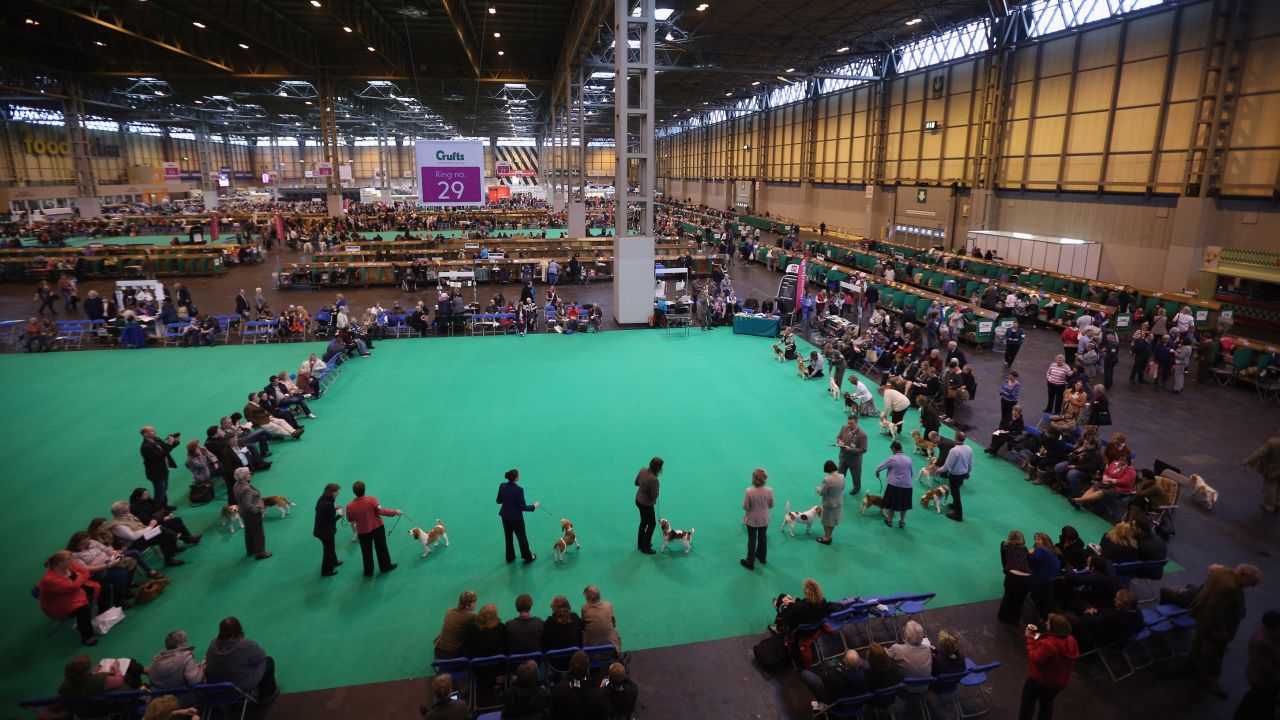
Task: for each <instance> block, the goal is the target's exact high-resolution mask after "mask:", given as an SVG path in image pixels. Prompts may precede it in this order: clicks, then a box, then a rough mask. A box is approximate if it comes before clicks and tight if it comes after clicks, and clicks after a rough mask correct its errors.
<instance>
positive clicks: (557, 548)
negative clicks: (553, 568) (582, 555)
mask: <svg viewBox="0 0 1280 720" xmlns="http://www.w3.org/2000/svg"><path fill="white" fill-rule="evenodd" d="M560 530H561V531H562V532H563V533H564V536H563V537H561V538H560V539H559V540H556V543H555V545H552V546H551V552H552V554H554V555H555V558H556V562H560V561H561V560H564V556H565V555H566V554H568V552H569V546H570V545H572V546H574V547H576V548H578V550H579V551H581V550H582V546H581V545H579V544H578V535H577V533H575V532H574V531H573V523H571V522H569V521H568V519H566V518H560Z"/></svg>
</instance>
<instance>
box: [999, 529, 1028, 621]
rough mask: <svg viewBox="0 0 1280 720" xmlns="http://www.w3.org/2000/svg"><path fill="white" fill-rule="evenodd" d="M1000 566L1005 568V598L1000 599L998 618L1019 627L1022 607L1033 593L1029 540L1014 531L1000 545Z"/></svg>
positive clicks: (1019, 532)
mask: <svg viewBox="0 0 1280 720" xmlns="http://www.w3.org/2000/svg"><path fill="white" fill-rule="evenodd" d="M1000 565H1001V566H1002V567H1003V568H1004V597H1002V598H1000V610H999V611H998V612H997V613H996V618H997V619H998V620H999V621H1000V622H1002V623H1006V624H1008V625H1017V624H1018V620H1019V619H1020V618H1021V616H1022V605H1023V603H1024V602H1025V601H1026V599H1027V593H1029V592H1031V561H1030V558H1029V556H1028V555H1027V539H1026V538H1025V537H1023V536H1022V532H1021V531H1018V530H1014V531H1012V532H1010V533H1009V537H1008V538H1007V539H1005V541H1004V542H1002V543H1000Z"/></svg>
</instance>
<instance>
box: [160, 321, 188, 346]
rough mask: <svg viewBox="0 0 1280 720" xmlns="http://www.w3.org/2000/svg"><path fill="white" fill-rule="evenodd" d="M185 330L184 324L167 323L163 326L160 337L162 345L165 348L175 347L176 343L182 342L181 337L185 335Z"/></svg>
mask: <svg viewBox="0 0 1280 720" xmlns="http://www.w3.org/2000/svg"><path fill="white" fill-rule="evenodd" d="M186 328H187V324H186V323H169V324H167V325H165V326H164V335H163V336H161V340H162V341H163V342H164V345H165V346H166V347H176V346H177V345H178V343H180V342H182V336H183V335H185V334H186V333H185V332H184V330H186Z"/></svg>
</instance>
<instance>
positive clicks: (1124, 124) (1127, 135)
mask: <svg viewBox="0 0 1280 720" xmlns="http://www.w3.org/2000/svg"><path fill="white" fill-rule="evenodd" d="M1159 115H1160V110H1159V108H1155V107H1145V108H1130V109H1127V110H1117V111H1116V116H1115V121H1114V122H1113V124H1112V128H1111V151H1112V152H1138V151H1147V152H1150V151H1151V150H1152V147H1151V145H1152V143H1153V142H1154V140H1155V132H1156V120H1157V118H1158V117H1159Z"/></svg>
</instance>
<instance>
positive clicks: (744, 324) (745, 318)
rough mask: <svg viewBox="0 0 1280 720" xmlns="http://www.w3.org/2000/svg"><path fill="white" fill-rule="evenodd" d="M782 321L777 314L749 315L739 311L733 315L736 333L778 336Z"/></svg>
mask: <svg viewBox="0 0 1280 720" xmlns="http://www.w3.org/2000/svg"><path fill="white" fill-rule="evenodd" d="M780 325H781V322H780V321H779V320H778V317H777V316H776V315H748V314H746V313H738V314H736V315H734V316H733V334H734V335H759V336H760V337H777V336H778V330H779V327H780Z"/></svg>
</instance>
